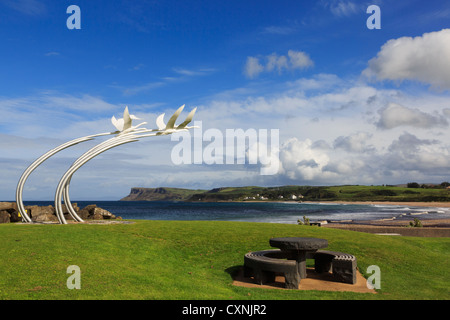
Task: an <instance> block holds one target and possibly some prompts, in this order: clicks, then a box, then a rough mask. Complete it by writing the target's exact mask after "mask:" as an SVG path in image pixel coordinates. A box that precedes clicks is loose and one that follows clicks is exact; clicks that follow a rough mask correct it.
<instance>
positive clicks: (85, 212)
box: [77, 209, 89, 220]
mask: <svg viewBox="0 0 450 320" xmlns="http://www.w3.org/2000/svg"><path fill="white" fill-rule="evenodd" d="M77 214H78V216H79V217H80V218H81V219H83V220H86V219H89V211H88V210H86V209H81V210H80V211H78V212H77Z"/></svg>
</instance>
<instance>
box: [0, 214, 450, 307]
mask: <svg viewBox="0 0 450 320" xmlns="http://www.w3.org/2000/svg"><path fill="white" fill-rule="evenodd" d="M279 236H302V237H319V238H325V239H327V240H328V242H329V249H331V250H338V251H343V252H348V253H351V254H354V255H355V256H356V257H357V259H358V267H359V269H360V272H361V273H363V274H364V273H365V271H366V269H367V267H368V266H370V265H378V266H379V267H380V269H381V290H379V293H378V294H375V295H374V294H361V293H359V294H358V293H349V292H326V291H296V290H276V289H273V290H264V289H259V288H255V289H250V288H244V287H236V286H233V285H232V277H231V275H230V274H231V273H233V272H234V271H236V270H237V268H238V267H239V266H241V265H242V264H243V256H244V254H245V253H246V252H248V251H251V250H262V249H267V248H270V246H269V244H268V241H269V239H270V238H271V237H279ZM69 265H77V266H79V267H80V269H81V289H80V290H69V289H67V287H66V281H67V278H68V277H69V276H70V274H67V273H66V270H67V267H68V266H69ZM449 267H450V238H411V237H389V236H377V235H372V234H365V233H358V232H352V231H345V230H335V229H327V228H319V227H308V226H298V225H283V224H265V223H246V222H199V221H136V223H133V224H116V225H20V224H3V225H0V299H449V298H450V292H449V287H448V283H450V276H449V273H448V269H449Z"/></svg>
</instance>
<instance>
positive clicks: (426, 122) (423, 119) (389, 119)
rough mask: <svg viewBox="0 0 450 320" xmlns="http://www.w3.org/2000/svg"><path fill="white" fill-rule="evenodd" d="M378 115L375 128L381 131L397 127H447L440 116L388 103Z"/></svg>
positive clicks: (446, 123)
mask: <svg viewBox="0 0 450 320" xmlns="http://www.w3.org/2000/svg"><path fill="white" fill-rule="evenodd" d="M379 114H380V120H379V121H378V123H377V126H378V127H379V128H382V129H392V128H395V127H399V126H412V127H417V128H433V127H436V126H439V127H440V126H447V125H448V122H447V120H445V118H444V117H442V116H433V115H431V114H428V113H425V112H422V111H420V110H418V109H410V108H407V107H404V106H402V105H399V104H396V103H390V104H389V105H388V106H387V107H385V108H383V109H381V110H379Z"/></svg>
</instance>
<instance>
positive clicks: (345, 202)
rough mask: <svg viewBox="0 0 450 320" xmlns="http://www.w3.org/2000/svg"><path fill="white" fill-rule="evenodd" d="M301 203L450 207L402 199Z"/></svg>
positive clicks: (447, 203)
mask: <svg viewBox="0 0 450 320" xmlns="http://www.w3.org/2000/svg"><path fill="white" fill-rule="evenodd" d="M301 203H313V204H321V203H327V204H330V203H337V204H362V205H389V206H406V207H430V208H450V202H412V201H408V202H401V201H302V202H301Z"/></svg>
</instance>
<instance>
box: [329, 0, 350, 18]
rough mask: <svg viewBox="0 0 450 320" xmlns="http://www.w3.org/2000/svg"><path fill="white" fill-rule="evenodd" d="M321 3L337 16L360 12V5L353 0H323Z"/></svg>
mask: <svg viewBox="0 0 450 320" xmlns="http://www.w3.org/2000/svg"><path fill="white" fill-rule="evenodd" d="M321 4H322V5H323V6H324V7H325V8H328V9H329V10H330V11H331V13H332V14H333V15H335V16H337V17H346V16H350V15H352V14H354V13H357V12H358V7H357V5H356V4H354V3H353V2H351V1H344V0H322V1H321Z"/></svg>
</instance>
